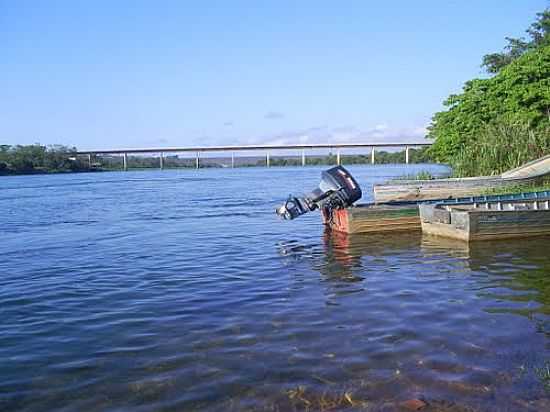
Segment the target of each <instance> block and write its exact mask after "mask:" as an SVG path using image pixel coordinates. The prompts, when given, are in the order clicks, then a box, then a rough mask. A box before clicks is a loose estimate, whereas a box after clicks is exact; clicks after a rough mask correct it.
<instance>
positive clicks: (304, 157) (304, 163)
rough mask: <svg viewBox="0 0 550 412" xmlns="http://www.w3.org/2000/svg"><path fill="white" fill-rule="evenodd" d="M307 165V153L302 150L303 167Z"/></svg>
mask: <svg viewBox="0 0 550 412" xmlns="http://www.w3.org/2000/svg"><path fill="white" fill-rule="evenodd" d="M305 165H306V151H305V150H302V166H305Z"/></svg>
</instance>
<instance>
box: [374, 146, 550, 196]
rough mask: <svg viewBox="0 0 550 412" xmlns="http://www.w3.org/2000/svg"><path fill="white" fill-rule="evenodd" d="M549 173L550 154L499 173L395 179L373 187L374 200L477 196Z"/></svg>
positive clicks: (526, 182) (536, 180)
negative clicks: (457, 176) (458, 176)
mask: <svg viewBox="0 0 550 412" xmlns="http://www.w3.org/2000/svg"><path fill="white" fill-rule="evenodd" d="M549 175H550V155H547V156H545V157H542V158H540V159H537V160H534V161H532V162H529V163H526V164H524V165H523V166H520V167H518V168H515V169H512V170H509V171H507V172H505V173H502V174H501V175H498V176H483V177H467V178H453V179H433V180H396V181H392V182H390V183H387V184H381V185H375V186H374V200H375V202H376V203H387V202H395V201H413V200H428V199H446V198H454V197H459V196H468V195H470V196H471V195H477V194H480V193H483V192H486V191H487V190H489V189H494V188H503V187H511V186H517V185H520V184H521V185H523V184H529V183H538V182H540V181H541V180H543V179H544V178H545V177H546V176H549Z"/></svg>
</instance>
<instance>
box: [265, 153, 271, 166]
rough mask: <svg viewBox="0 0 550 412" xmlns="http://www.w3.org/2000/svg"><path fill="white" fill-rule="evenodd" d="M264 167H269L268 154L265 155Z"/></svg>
mask: <svg viewBox="0 0 550 412" xmlns="http://www.w3.org/2000/svg"><path fill="white" fill-rule="evenodd" d="M265 165H266V166H267V167H269V166H270V161H269V152H267V153H266V154H265Z"/></svg>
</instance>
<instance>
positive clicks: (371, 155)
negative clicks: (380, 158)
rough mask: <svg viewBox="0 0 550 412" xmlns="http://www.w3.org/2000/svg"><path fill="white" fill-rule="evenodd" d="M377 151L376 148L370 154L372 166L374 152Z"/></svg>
mask: <svg viewBox="0 0 550 412" xmlns="http://www.w3.org/2000/svg"><path fill="white" fill-rule="evenodd" d="M375 151H376V150H375V149H374V147H373V148H372V150H371V152H370V163H371V164H374V152H375Z"/></svg>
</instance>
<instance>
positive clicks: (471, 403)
mask: <svg viewBox="0 0 550 412" xmlns="http://www.w3.org/2000/svg"><path fill="white" fill-rule="evenodd" d="M426 168H427V166H410V167H407V168H404V167H403V166H374V167H369V166H363V167H359V166H357V167H350V168H349V169H350V170H351V171H352V173H353V174H354V175H355V176H356V177H357V178H358V180H359V182H360V183H361V185H362V186H363V189H364V192H366V195H365V196H364V198H365V199H366V200H368V199H369V198H371V197H372V196H371V194H370V192H371V186H372V184H373V182H379V181H383V180H385V179H387V178H390V177H392V176H393V177H397V176H402V175H403V174H412V173H415V172H418V171H419V170H425V169H426ZM429 169H430V170H432V171H433V172H436V171H438V170H439V171H441V170H442V169H441V168H439V169H437V167H436V166H430V167H429ZM321 170H322V169H321V168H315V167H307V168H271V169H262V168H250V169H234V170H228V169H224V170H200V171H191V170H187V171H164V172H160V171H150V172H127V173H122V172H118V173H95V174H73V175H55V176H23V177H3V178H0V210H1V214H0V231H1V233H0V410H2V411H16V410H17V411H20V410H22V411H47V410H63V411H72V410H78V411H125V410H128V411H129V410H132V411H153V410H167V411H172V410H173V411H193V410H207V411H237V410H258V411H260V410H261V411H263V410H272V411H277V410H280V411H288V410H290V411H292V410H311V411H314V410H350V411H351V410H400V409H399V408H401V407H402V406H403V404H400V402H402V401H407V400H411V399H422V400H424V401H425V402H426V403H427V405H428V406H426V407H425V408H424V409H423V410H449V411H451V410H452V411H463V410H468V411H470V410H483V411H484V410H495V411H497V410H498V411H503V410H510V411H517V410H533V411H535V410H550V402H549V397H550V371H548V375H549V376H548V377H546V378H545V373H546V372H545V370H546V369H545V366H549V367H550V363H549V361H550V356H549V355H550V323H549V321H550V317H549V314H550V249H549V245H550V242H549V240H550V239H548V238H538V239H528V240H521V241H511V242H508V241H500V242H492V243H483V244H479V245H471V246H467V245H465V244H462V243H456V242H451V241H443V240H438V239H434V238H427V237H422V235H421V234H418V233H410V234H401V235H398V236H395V235H392V236H368V237H367V236H363V237H348V238H346V237H342V236H334V235H332V236H331V235H330V234H326V233H324V230H323V226H322V225H321V223H320V218H319V215H318V214H317V213H315V214H314V213H312V214H309V215H306V216H303V217H302V218H300V219H297V220H295V221H292V222H282V221H279V220H278V219H277V217H276V216H275V214H274V208H275V206H276V205H277V204H278V203H280V202H281V201H282V200H284V198H285V197H286V196H287V195H288V194H289V193H295V194H299V193H302V192H305V191H309V190H310V189H313V188H314V187H315V186H317V184H318V182H319V180H320V172H321ZM545 383H546V384H547V386H546V387H545ZM331 408H332V409H331Z"/></svg>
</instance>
